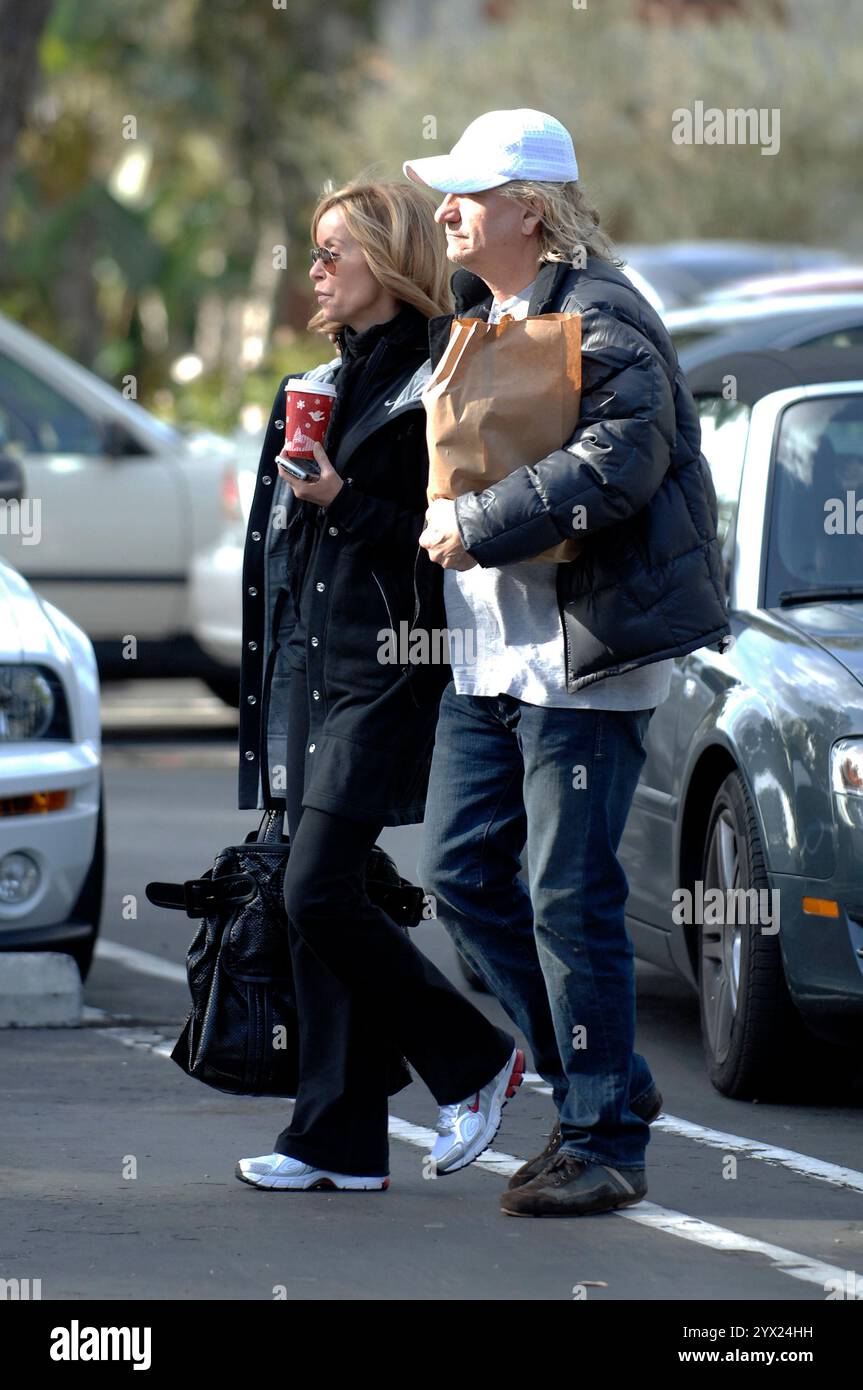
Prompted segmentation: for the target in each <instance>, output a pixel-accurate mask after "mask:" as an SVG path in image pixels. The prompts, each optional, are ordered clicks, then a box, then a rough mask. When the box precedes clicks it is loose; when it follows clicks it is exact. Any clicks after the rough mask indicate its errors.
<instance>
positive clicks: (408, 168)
mask: <svg viewBox="0 0 863 1390" xmlns="http://www.w3.org/2000/svg"><path fill="white" fill-rule="evenodd" d="M402 168H403V169H404V172H405V174H407V176H408V178H409V179H413V181H414V183H424V184H427V185H428V187H429V188H436V189H438V190H439V191H440V192H441V193H480V192H482V191H483V190H484V189H486V188H498V187H499V186H500V184H502V183H509V182H510V180H511V179H540V180H542V181H543V182H545V183H569V182H571V181H574V180H576V179H577V178H578V164H577V163H576V159H575V150H574V149H573V146H572V136H571V135H570V133H569V131H568V130H567V129H566V126H563V125H561V123H560V121H557V120H555V118H554V116H549V115H547V114H546V113H545V112H544V111H532V110H530V108H529V107H520V108H519V109H518V110H515V111H486V113H485V115H484V116H478V117H477V119H476V120H475V121H471V123H470V125H469V126H468V128H467V130H466V131H465V132H464V134H463V135H462V137H461V139H460V140H459V141H458V143H457V144H455V145H453V147H452V149H451V150H450V152H449V154H440V155H430V156H429V157H428V158H427V159H408V160H406V161H405V163H404V164H403V165H402Z"/></svg>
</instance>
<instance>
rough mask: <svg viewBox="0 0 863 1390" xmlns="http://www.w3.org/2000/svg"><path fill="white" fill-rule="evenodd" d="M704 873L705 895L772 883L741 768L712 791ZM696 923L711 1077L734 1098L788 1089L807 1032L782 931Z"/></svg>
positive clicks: (745, 924)
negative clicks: (791, 986)
mask: <svg viewBox="0 0 863 1390" xmlns="http://www.w3.org/2000/svg"><path fill="white" fill-rule="evenodd" d="M701 877H702V882H703V885H704V893H705V896H706V895H707V892H708V890H709V889H711V888H718V889H720V890H726V889H728V888H741V889H746V888H754V889H756V890H762V889H764V890H769V888H770V883H769V879H768V877H767V868H766V864H765V860H764V851H763V848H762V844H761V837H760V835H759V831H758V823H757V820H756V816H755V809H754V807H753V805H752V801H751V798H750V796H749V793H748V790H747V788H746V784H745V782H744V781H743V778H742V777H741V775H740V773H739V772H732V773H729V775H728V776H727V777H726V778H725V780H724V781H723V782H722V784H721V786H720V787H719V789H718V791H717V793H716V796H715V798H714V801H713V806H712V808H711V811H710V816H709V819H708V823H707V834H706V836H705V843H704V854H703V859H702V872H701ZM726 901H727V899H726ZM724 915H726V914H724ZM743 915H745V914H743ZM698 930H699V941H698V996H699V1005H700V1012H701V1036H702V1041H703V1044H704V1052H705V1057H706V1061H707V1070H708V1073H709V1076H710V1080H711V1081H712V1083H713V1085H714V1086H715V1087H716V1089H717V1090H718V1091H720V1092H721V1093H722V1094H723V1095H726V1096H730V1097H732V1098H733V1099H736V1100H757V1099H765V1100H766V1099H779V1098H780V1096H782V1097H787V1096H788V1094H789V1090H790V1089H791V1088H792V1087H793V1085H794V1083H795V1079H796V1080H797V1081H798V1082H799V1079H800V1072H799V1069H798V1067H797V1065H796V1060H799V1059H800V1058H801V1057H802V1056H803V1055H804V1054H805V1045H806V1041H807V1039H808V1037H809V1035H808V1030H807V1029H806V1028H805V1025H804V1023H803V1019H802V1018H801V1016H800V1014H799V1012H798V1011H797V1009H796V1008H795V1006H794V1003H793V1001H792V999H791V996H790V994H789V991H788V985H787V983H786V980H785V971H784V967H783V964H782V950H781V947H780V944H779V932H775V933H765V932H762V931H761V930H760V928H759V925H758V923H757V922H756V923H752V922H745V921H744V922H742V923H736V924H734V923H724V924H722V925H715V924H705V923H701V924H700V925H699V929H698Z"/></svg>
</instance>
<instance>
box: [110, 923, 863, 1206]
mask: <svg viewBox="0 0 863 1390" xmlns="http://www.w3.org/2000/svg"><path fill="white" fill-rule="evenodd" d="M96 954H97V955H100V956H102V957H104V959H106V960H113V961H115V962H117V963H118V964H120V965H126V966H128V968H129V969H130V970H137V971H138V972H139V973H140V974H144V975H153V976H155V977H156V978H158V979H163V980H173V981H174V982H175V983H178V984H186V982H187V977H186V970H185V967H184V966H181V965H174V964H173V963H172V962H170V961H165V960H162V958H161V957H160V956H154V955H151V954H150V953H149V952H147V951H138V950H136V949H135V948H134V947H132V946H121V945H119V943H118V942H116V941H109V940H107V939H105V938H104V937H100V938H99V940H98V941H97V943H96ZM524 1081H525V1083H526V1084H527V1085H529V1086H530V1087H531V1089H532V1090H534V1091H536V1092H537V1093H538V1094H541V1095H551V1087H550V1086H546V1085H545V1083H544V1082H543V1080H542V1077H541V1076H539V1075H538V1074H537V1073H536V1072H534V1071H528V1072H525V1074H524ZM537 1083H541V1084H537ZM652 1128H653V1129H657V1130H661V1131H662V1132H663V1133H664V1134H673V1135H675V1136H676V1137H677V1138H679V1139H689V1140H691V1141H692V1142H693V1143H694V1144H703V1145H706V1146H707V1147H708V1148H713V1149H721V1150H722V1151H723V1152H726V1153H737V1154H740V1155H741V1156H742V1157H744V1158H753V1159H758V1160H759V1161H760V1162H762V1163H772V1164H774V1165H775V1166H777V1167H780V1168H787V1169H788V1170H789V1172H791V1173H799V1174H800V1175H801V1176H802V1177H805V1178H815V1179H816V1180H817V1181H818V1182H826V1183H830V1184H831V1186H833V1187H844V1188H848V1189H849V1190H850V1191H852V1192H861V1193H863V1172H860V1171H858V1170H857V1169H856V1168H846V1167H843V1166H842V1165H841V1164H839V1163H827V1162H825V1161H824V1160H823V1159H820V1158H810V1156H809V1155H808V1154H801V1153H797V1152H796V1151H795V1150H794V1149H783V1148H780V1147H778V1146H777V1145H775V1144H765V1143H762V1142H761V1140H759V1139H747V1138H746V1137H745V1136H744V1135H742V1134H726V1133H725V1132H724V1131H723V1130H721V1129H710V1128H709V1127H708V1126H707V1125H698V1124H695V1123H693V1121H691V1120H684V1119H681V1118H680V1117H679V1116H678V1115H666V1114H665V1112H664V1111H663V1112H662V1114H661V1115H660V1116H659V1117H658V1118H657V1119H655V1120H654V1121H653V1125H652ZM432 1142H434V1140H432ZM495 1171H497V1170H496V1169H495ZM512 1171H515V1170H512Z"/></svg>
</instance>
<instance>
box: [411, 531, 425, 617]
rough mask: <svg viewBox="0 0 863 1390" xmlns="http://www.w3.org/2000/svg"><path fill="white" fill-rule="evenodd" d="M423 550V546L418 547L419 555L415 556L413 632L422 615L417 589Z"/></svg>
mask: <svg viewBox="0 0 863 1390" xmlns="http://www.w3.org/2000/svg"><path fill="white" fill-rule="evenodd" d="M421 550H422V546H421V545H418V546H417V553H416V555H415V556H414V599H415V603H414V616H413V620H412V622H411V630H413V629H414V628H415V627H416V625H417V618H418V617H419V615H420V596H419V590H418V589H417V564H418V562H419V558H420V552H421Z"/></svg>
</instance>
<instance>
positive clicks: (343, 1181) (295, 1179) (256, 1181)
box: [234, 1154, 390, 1192]
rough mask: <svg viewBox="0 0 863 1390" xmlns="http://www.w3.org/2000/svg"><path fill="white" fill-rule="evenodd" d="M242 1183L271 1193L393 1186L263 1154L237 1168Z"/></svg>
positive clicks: (370, 1189) (382, 1180)
mask: <svg viewBox="0 0 863 1390" xmlns="http://www.w3.org/2000/svg"><path fill="white" fill-rule="evenodd" d="M234 1172H235V1173H236V1175H237V1177H238V1178H239V1179H240V1182H247V1183H250V1184H251V1186H252V1187H262V1188H265V1189H266V1190H268V1191H270V1192H316V1191H333V1190H335V1191H338V1192H383V1191H385V1190H386V1188H388V1187H389V1185H390V1180H389V1177H384V1178H365V1177H357V1176H356V1175H354V1174H352V1173H331V1172H330V1171H329V1170H328V1169H326V1168H314V1167H312V1165H311V1164H310V1163H302V1162H301V1161H300V1159H298V1158H290V1157H289V1156H288V1155H287V1154H262V1155H261V1156H260V1157H259V1158H241V1159H240V1161H239V1163H238V1164H237V1166H236V1168H235V1169H234Z"/></svg>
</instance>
